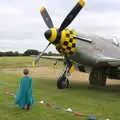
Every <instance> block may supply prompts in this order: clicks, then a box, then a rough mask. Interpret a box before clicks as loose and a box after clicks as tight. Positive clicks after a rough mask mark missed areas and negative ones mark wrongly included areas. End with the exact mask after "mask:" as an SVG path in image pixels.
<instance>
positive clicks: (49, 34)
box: [44, 30, 51, 40]
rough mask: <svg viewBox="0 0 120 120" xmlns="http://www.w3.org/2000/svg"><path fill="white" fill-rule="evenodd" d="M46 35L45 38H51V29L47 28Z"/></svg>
mask: <svg viewBox="0 0 120 120" xmlns="http://www.w3.org/2000/svg"><path fill="white" fill-rule="evenodd" d="M44 35H45V38H46V39H47V40H49V39H50V37H51V30H47V31H46V32H45V34H44Z"/></svg>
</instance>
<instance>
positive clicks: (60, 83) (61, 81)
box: [57, 75, 69, 89]
mask: <svg viewBox="0 0 120 120" xmlns="http://www.w3.org/2000/svg"><path fill="white" fill-rule="evenodd" d="M68 87H69V80H68V79H67V77H66V76H64V75H62V76H60V77H59V78H58V80H57V88H58V89H64V88H68Z"/></svg>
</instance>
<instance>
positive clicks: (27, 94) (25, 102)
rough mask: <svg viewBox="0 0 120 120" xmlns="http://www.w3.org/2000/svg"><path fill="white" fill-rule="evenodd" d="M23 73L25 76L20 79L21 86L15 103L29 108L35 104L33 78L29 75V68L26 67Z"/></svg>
mask: <svg viewBox="0 0 120 120" xmlns="http://www.w3.org/2000/svg"><path fill="white" fill-rule="evenodd" d="M23 73H24V77H22V78H21V79H20V86H19V90H18V92H17V94H16V99H15V104H18V106H19V107H20V108H23V109H24V108H26V109H28V110H29V109H30V106H31V105H32V104H33V96H32V78H31V77H29V76H28V74H29V70H28V69H24V71H23Z"/></svg>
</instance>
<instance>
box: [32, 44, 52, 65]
mask: <svg viewBox="0 0 120 120" xmlns="http://www.w3.org/2000/svg"><path fill="white" fill-rule="evenodd" d="M50 44H51V43H49V44H48V45H47V47H46V48H45V49H44V50H43V51H42V52H41V53H40V54H39V55H38V56H37V57H36V59H35V61H34V64H35V65H36V64H37V63H38V62H39V60H40V58H41V56H42V55H43V53H44V52H45V51H46V50H47V48H48V47H49V46H50Z"/></svg>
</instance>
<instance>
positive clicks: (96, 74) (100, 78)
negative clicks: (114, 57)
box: [89, 69, 106, 86]
mask: <svg viewBox="0 0 120 120" xmlns="http://www.w3.org/2000/svg"><path fill="white" fill-rule="evenodd" d="M89 82H90V85H93V86H105V85H106V74H105V70H103V69H93V70H92V72H91V73H90V76H89Z"/></svg>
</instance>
